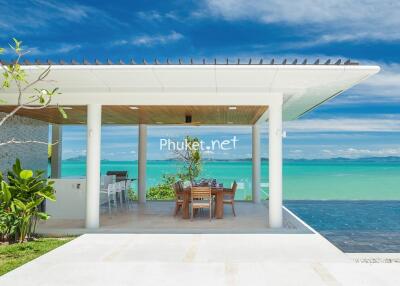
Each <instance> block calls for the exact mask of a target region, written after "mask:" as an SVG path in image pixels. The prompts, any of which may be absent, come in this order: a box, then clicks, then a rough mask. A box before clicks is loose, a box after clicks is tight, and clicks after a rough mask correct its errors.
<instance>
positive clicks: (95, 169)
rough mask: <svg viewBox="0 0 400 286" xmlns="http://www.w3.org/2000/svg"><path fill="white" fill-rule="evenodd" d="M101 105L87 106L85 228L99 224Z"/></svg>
mask: <svg viewBox="0 0 400 286" xmlns="http://www.w3.org/2000/svg"><path fill="white" fill-rule="evenodd" d="M100 143H101V105H100V104H89V105H88V106H87V151H86V160H87V161H86V182H87V183H86V228H98V227H99V226H100V217H99V216H100V158H101V156H100V150H101V147H100Z"/></svg>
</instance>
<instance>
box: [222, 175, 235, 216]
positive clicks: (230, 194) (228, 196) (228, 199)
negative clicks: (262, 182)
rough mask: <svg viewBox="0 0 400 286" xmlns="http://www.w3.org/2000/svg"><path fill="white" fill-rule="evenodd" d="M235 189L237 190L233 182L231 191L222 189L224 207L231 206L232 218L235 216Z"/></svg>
mask: <svg viewBox="0 0 400 286" xmlns="http://www.w3.org/2000/svg"><path fill="white" fill-rule="evenodd" d="M236 189H237V183H236V181H233V184H232V188H231V189H225V188H224V205H231V206H232V212H233V216H236V213H235V193H236Z"/></svg>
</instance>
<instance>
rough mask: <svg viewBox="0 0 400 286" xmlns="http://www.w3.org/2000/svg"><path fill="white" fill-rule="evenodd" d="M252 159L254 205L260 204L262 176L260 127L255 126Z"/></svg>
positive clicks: (253, 129) (253, 128)
mask: <svg viewBox="0 0 400 286" xmlns="http://www.w3.org/2000/svg"><path fill="white" fill-rule="evenodd" d="M252 134H253V140H252V159H253V181H252V187H253V203H259V202H260V174H261V170H260V168H261V156H260V125H259V124H255V125H253V127H252Z"/></svg>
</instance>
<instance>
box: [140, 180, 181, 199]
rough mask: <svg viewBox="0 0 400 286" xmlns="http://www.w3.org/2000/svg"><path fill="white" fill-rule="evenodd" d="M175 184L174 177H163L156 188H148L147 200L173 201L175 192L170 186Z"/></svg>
mask: <svg viewBox="0 0 400 286" xmlns="http://www.w3.org/2000/svg"><path fill="white" fill-rule="evenodd" d="M175 182H176V176H174V175H163V178H162V181H161V183H159V184H158V185H156V186H153V187H150V189H149V191H148V192H147V194H146V197H147V199H149V200H173V199H174V198H175V192H174V189H173V187H172V185H173V184H174V183H175Z"/></svg>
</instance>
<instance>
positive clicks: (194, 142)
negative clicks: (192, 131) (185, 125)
mask: <svg viewBox="0 0 400 286" xmlns="http://www.w3.org/2000/svg"><path fill="white" fill-rule="evenodd" d="M185 143H186V144H185V145H186V146H187V148H184V150H182V151H181V150H176V151H175V154H176V156H177V159H178V160H180V161H182V162H183V168H182V170H181V172H179V173H178V174H177V176H178V178H179V179H181V180H183V181H185V180H188V181H190V182H192V183H193V181H194V179H196V178H197V177H198V176H199V175H200V173H201V168H202V161H201V152H200V146H201V144H200V140H199V139H198V138H197V137H190V136H186V137H185Z"/></svg>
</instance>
